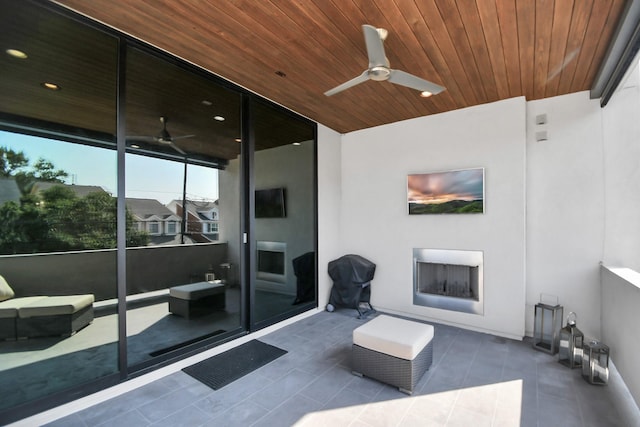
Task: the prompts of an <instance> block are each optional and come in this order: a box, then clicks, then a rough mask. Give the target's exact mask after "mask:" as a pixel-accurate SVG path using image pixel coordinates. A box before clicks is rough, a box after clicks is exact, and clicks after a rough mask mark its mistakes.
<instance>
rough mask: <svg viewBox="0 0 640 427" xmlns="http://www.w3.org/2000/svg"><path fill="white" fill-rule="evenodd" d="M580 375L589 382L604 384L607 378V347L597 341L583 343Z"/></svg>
mask: <svg viewBox="0 0 640 427" xmlns="http://www.w3.org/2000/svg"><path fill="white" fill-rule="evenodd" d="M582 377H583V378H584V379H585V380H587V381H588V382H590V383H591V384H606V383H607V381H608V380H609V347H607V346H606V345H604V344H602V343H601V342H598V341H595V340H594V341H591V342H589V343H587V344H585V345H584V348H583V355H582Z"/></svg>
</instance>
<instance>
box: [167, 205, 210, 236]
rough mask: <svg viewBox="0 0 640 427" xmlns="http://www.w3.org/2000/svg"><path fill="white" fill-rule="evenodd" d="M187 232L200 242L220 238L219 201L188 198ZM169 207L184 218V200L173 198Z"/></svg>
mask: <svg viewBox="0 0 640 427" xmlns="http://www.w3.org/2000/svg"><path fill="white" fill-rule="evenodd" d="M186 205H187V226H186V234H187V235H188V236H189V237H191V238H192V239H193V240H194V241H196V242H198V243H209V242H215V241H217V240H218V238H219V225H218V221H219V219H220V213H219V207H218V201H217V200H216V201H215V202H207V201H195V200H187V203H186ZM167 208H168V209H169V210H170V211H171V212H173V213H174V214H175V215H177V216H178V217H180V218H182V212H183V211H182V201H181V200H172V201H171V202H169V204H168V205H167Z"/></svg>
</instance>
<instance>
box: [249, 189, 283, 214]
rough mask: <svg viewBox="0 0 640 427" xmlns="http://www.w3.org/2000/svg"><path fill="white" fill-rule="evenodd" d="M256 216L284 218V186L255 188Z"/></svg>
mask: <svg viewBox="0 0 640 427" xmlns="http://www.w3.org/2000/svg"><path fill="white" fill-rule="evenodd" d="M255 201H256V218H285V217H286V216H287V209H286V190H285V189H284V188H268V189H264V190H256V199H255Z"/></svg>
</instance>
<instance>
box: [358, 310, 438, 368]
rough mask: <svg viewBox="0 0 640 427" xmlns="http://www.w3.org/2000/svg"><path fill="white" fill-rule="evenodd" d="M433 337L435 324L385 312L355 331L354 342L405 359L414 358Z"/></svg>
mask: <svg viewBox="0 0 640 427" xmlns="http://www.w3.org/2000/svg"><path fill="white" fill-rule="evenodd" d="M432 339H433V326H431V325H426V324H424V323H418V322H413V321H411V320H404V319H398V318H396V317H391V316H386V315H384V314H382V315H380V316H378V317H376V318H375V319H372V320H370V321H369V322H367V323H365V324H364V325H362V326H360V327H358V328H356V329H354V331H353V343H354V344H356V345H359V346H360V347H364V348H368V349H369V350H374V351H377V352H379V353H383V354H388V355H390V356H395V357H398V358H400V359H405V360H413V359H414V358H415V357H416V356H417V355H418V354H419V353H420V352H421V351H422V349H424V347H425V346H426V345H427V344H429V343H430V342H431V340H432Z"/></svg>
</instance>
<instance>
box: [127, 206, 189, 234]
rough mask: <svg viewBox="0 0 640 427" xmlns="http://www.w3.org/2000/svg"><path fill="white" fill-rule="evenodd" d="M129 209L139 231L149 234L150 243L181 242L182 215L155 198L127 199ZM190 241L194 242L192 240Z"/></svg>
mask: <svg viewBox="0 0 640 427" xmlns="http://www.w3.org/2000/svg"><path fill="white" fill-rule="evenodd" d="M126 205H127V210H128V211H129V212H131V214H132V215H133V219H134V221H135V223H136V227H137V229H138V230H139V231H146V232H147V233H148V234H149V237H150V239H149V244H150V245H170V244H176V245H177V244H180V243H181V236H180V222H181V221H182V219H181V217H180V216H177V215H175V214H174V213H173V212H171V211H170V210H169V209H167V207H166V206H164V205H163V204H162V203H160V202H159V201H157V200H155V199H137V198H127V199H126ZM190 243H193V242H191V241H190Z"/></svg>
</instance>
